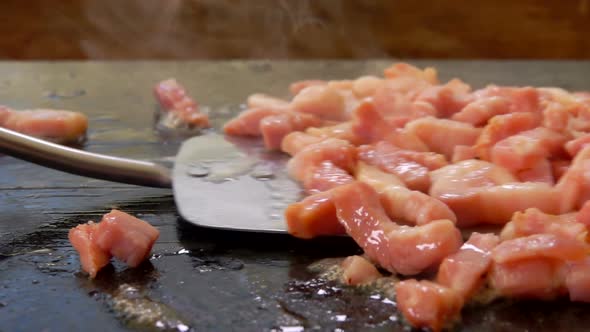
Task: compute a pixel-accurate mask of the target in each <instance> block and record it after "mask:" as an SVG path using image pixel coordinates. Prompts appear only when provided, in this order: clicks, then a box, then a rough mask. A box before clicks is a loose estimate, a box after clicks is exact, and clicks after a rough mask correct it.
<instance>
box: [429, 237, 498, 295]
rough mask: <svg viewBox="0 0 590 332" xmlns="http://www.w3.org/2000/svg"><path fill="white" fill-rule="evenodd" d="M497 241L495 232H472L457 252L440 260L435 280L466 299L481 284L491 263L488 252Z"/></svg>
mask: <svg viewBox="0 0 590 332" xmlns="http://www.w3.org/2000/svg"><path fill="white" fill-rule="evenodd" d="M499 242H500V239H499V238H498V236H496V235H495V234H491V233H488V234H480V233H477V232H473V233H472V234H471V236H470V237H469V240H468V241H467V242H465V243H464V244H463V246H461V248H460V249H459V251H458V252H456V253H454V254H452V255H450V256H448V257H447V258H445V259H444V260H443V261H442V263H441V264H440V267H439V269H438V274H437V276H436V281H437V282H438V283H439V284H441V285H443V286H446V287H449V288H451V289H453V290H455V291H456V292H457V293H458V294H459V295H460V296H461V297H462V298H463V299H465V300H467V299H468V298H469V297H471V296H472V295H473V294H475V293H476V292H477V290H478V289H479V288H480V287H481V286H482V284H483V281H484V278H483V277H484V276H485V275H486V273H487V272H488V270H489V268H490V266H491V263H492V260H491V257H490V253H491V251H492V249H493V248H494V247H495V246H496V245H498V243H499Z"/></svg>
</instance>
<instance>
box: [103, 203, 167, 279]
mask: <svg viewBox="0 0 590 332" xmlns="http://www.w3.org/2000/svg"><path fill="white" fill-rule="evenodd" d="M94 234H95V238H94V239H95V243H96V245H97V246H98V247H100V248H101V249H102V250H103V251H106V252H110V253H111V254H112V255H113V256H115V257H116V258H118V259H120V260H121V261H123V262H125V263H126V264H127V265H129V266H131V267H136V266H138V265H139V264H140V263H141V262H143V261H144V260H145V259H146V258H147V257H148V255H149V254H150V251H151V250H152V246H153V245H154V243H155V242H156V240H157V239H158V237H159V235H160V232H159V231H158V230H157V229H156V228H155V227H153V226H152V225H150V224H149V223H147V222H145V221H143V220H140V219H138V218H135V217H133V216H131V215H129V214H127V213H125V212H121V211H119V210H112V211H111V212H109V213H107V214H105V215H104V216H103V218H102V220H101V222H100V223H98V228H97V230H96V231H95V233H94Z"/></svg>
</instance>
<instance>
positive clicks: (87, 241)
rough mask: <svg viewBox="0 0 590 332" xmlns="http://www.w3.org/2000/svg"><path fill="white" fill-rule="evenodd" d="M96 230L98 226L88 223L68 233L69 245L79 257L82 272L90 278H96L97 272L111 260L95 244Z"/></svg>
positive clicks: (107, 254) (106, 253) (109, 256)
mask: <svg viewBox="0 0 590 332" xmlns="http://www.w3.org/2000/svg"><path fill="white" fill-rule="evenodd" d="M97 228H98V224H95V223H94V222H92V221H89V222H88V223H86V224H82V225H78V226H76V227H74V228H72V229H70V231H69V233H68V239H69V240H70V243H71V244H72V246H73V247H74V249H76V251H77V252H78V254H79V255H80V263H81V264H82V270H84V271H85V272H86V273H88V274H89V275H90V277H91V278H94V277H96V274H97V273H98V271H99V270H100V269H102V268H103V267H105V266H106V265H107V264H109V261H110V259H111V255H110V254H109V253H108V252H107V251H104V250H102V249H101V248H99V247H98V246H97V245H96V243H95V237H96V230H97Z"/></svg>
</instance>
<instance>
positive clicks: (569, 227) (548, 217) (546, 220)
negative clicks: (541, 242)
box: [500, 208, 588, 242]
mask: <svg viewBox="0 0 590 332" xmlns="http://www.w3.org/2000/svg"><path fill="white" fill-rule="evenodd" d="M576 218H578V215H577V214H576V213H568V214H561V215H553V214H547V213H543V211H541V210H539V209H538V208H529V209H526V210H524V211H522V212H521V211H517V212H515V213H514V215H513V216H512V220H511V221H510V222H509V223H507V224H506V225H505V226H504V228H503V229H502V232H501V233H500V237H501V238H502V240H509V239H514V238H517V237H523V236H529V235H534V234H555V235H558V236H562V237H566V238H569V239H572V240H578V241H582V242H584V241H585V239H586V236H587V234H588V231H587V229H586V226H585V225H584V224H583V223H580V222H577V221H576Z"/></svg>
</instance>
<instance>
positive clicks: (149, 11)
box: [81, 0, 385, 59]
mask: <svg viewBox="0 0 590 332" xmlns="http://www.w3.org/2000/svg"><path fill="white" fill-rule="evenodd" d="M350 3H351V2H346V1H313V0H256V1H237V0H189V1H183V0H167V1H154V0H144V1H141V0H134V1H86V2H85V5H84V6H83V7H82V8H84V14H85V15H86V18H87V20H88V22H89V23H90V25H91V29H92V30H93V32H94V33H95V35H96V36H95V37H94V36H93V38H92V39H89V40H84V41H82V42H81V48H82V50H83V51H84V52H85V53H86V54H87V56H88V57H90V58H105V57H107V56H109V57H115V58H124V57H133V58H153V57H157V58H217V59H220V58H260V57H265V58H293V57H303V58H309V57H317V56H320V57H325V58H334V57H357V58H358V57H365V56H382V55H385V52H383V51H382V50H380V49H379V48H378V47H377V45H378V43H377V42H376V40H375V36H374V35H373V33H372V32H371V29H370V28H368V26H369V25H367V24H355V21H359V20H363V21H366V20H368V19H370V17H371V12H372V11H374V10H378V9H375V8H371V6H368V8H361V9H364V11H363V10H360V15H359V10H358V9H355V8H352V9H351V8H345V7H344V6H351V4H350ZM351 40H354V42H351Z"/></svg>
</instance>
